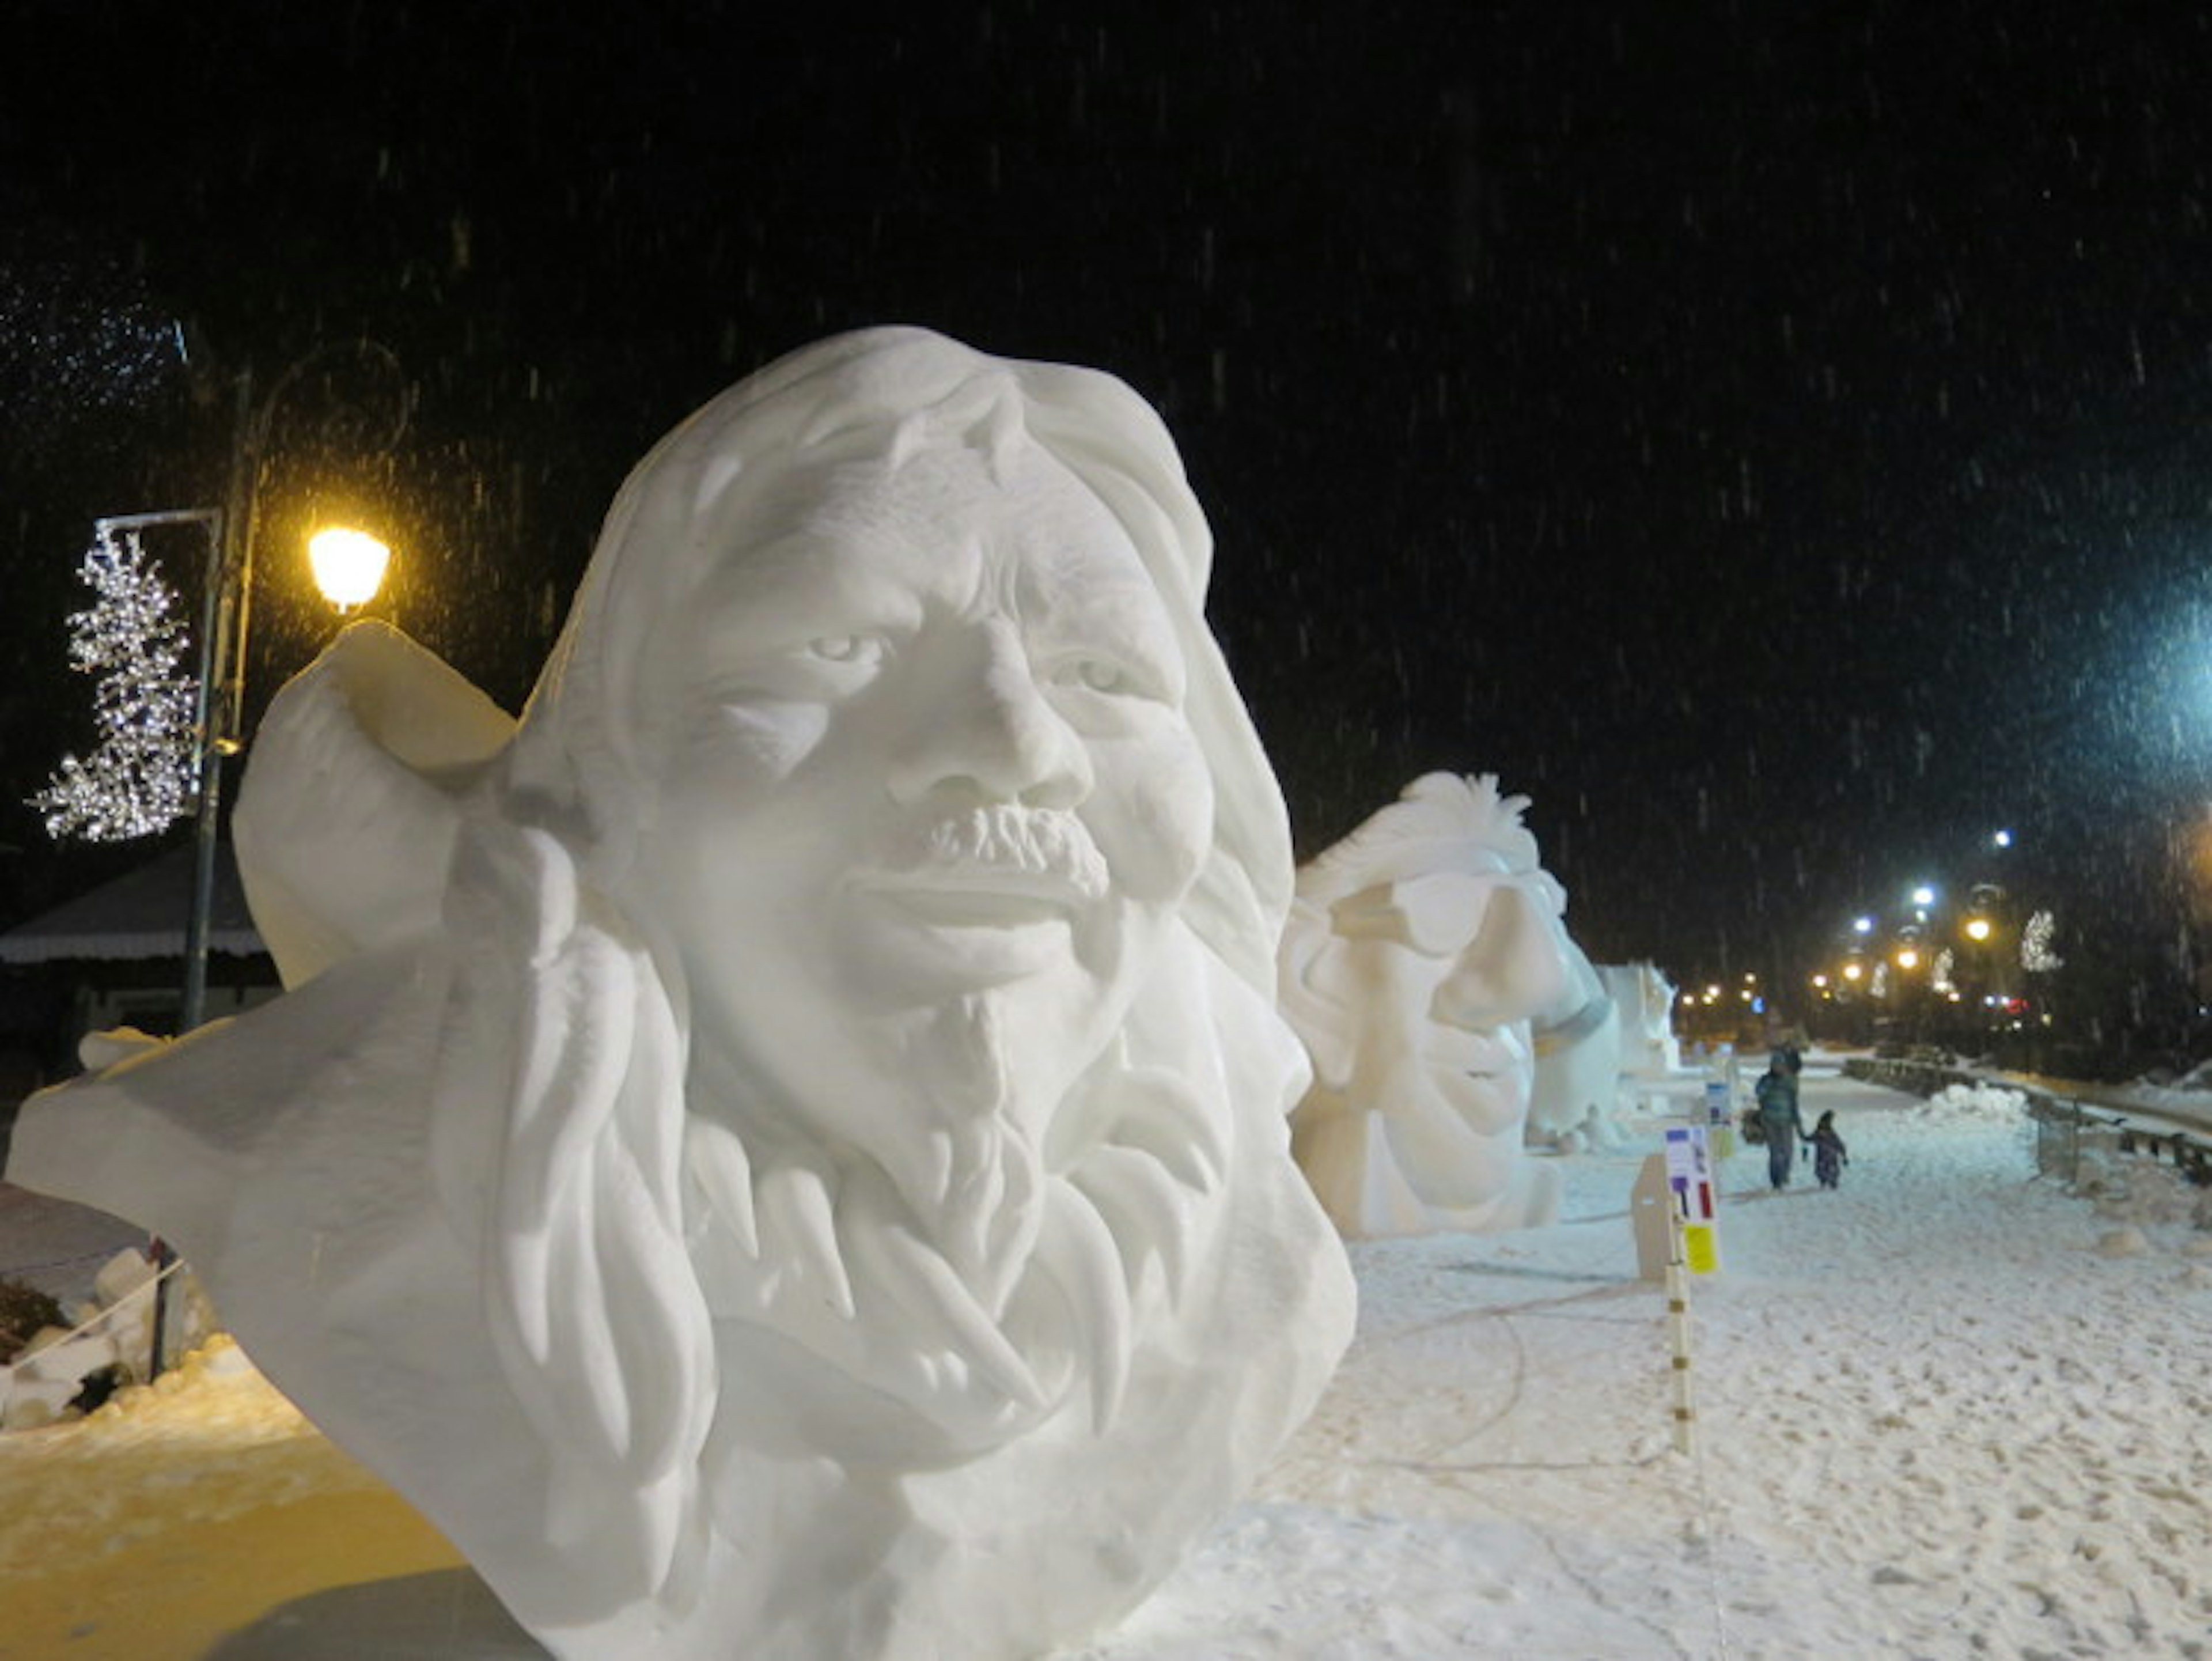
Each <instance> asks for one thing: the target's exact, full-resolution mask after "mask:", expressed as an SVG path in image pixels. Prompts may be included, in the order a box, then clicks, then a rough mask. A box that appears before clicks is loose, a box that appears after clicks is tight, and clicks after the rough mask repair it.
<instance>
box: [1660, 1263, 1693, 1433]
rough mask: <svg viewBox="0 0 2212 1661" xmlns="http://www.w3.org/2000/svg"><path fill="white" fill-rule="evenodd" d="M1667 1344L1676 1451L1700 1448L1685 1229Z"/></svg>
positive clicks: (1672, 1268) (1672, 1286)
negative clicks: (1692, 1354) (1683, 1252)
mask: <svg viewBox="0 0 2212 1661" xmlns="http://www.w3.org/2000/svg"><path fill="white" fill-rule="evenodd" d="M1667 1347H1668V1354H1669V1359H1670V1360H1671V1361H1672V1364H1673V1370H1674V1451H1675V1452H1677V1453H1681V1454H1689V1455H1694V1454H1695V1453H1696V1452H1697V1451H1698V1407H1697V1398H1696V1395H1695V1392H1694V1391H1693V1390H1692V1387H1691V1383H1690V1266H1689V1264H1688V1263H1686V1262H1684V1261H1683V1256H1682V1232H1681V1230H1680V1228H1679V1227H1678V1228H1676V1229H1675V1231H1674V1255H1673V1256H1672V1257H1671V1258H1670V1259H1669V1260H1668V1264H1667Z"/></svg>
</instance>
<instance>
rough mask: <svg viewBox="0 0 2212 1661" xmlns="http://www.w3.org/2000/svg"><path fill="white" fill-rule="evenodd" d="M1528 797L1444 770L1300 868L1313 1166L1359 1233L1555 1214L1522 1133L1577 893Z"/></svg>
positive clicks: (1347, 1228)
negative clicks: (1544, 855) (1557, 864)
mask: <svg viewBox="0 0 2212 1661" xmlns="http://www.w3.org/2000/svg"><path fill="white" fill-rule="evenodd" d="M1527 806H1528V799H1527V798H1526V797H1523V796H1510V797H1505V798H1503V799H1501V798H1500V797H1499V795H1498V782H1497V780H1496V779H1494V778H1492V777H1491V776H1487V775H1485V776H1480V777H1462V776H1459V775H1457V774H1453V773H1430V774H1426V775H1424V776H1422V777H1420V778H1418V779H1416V780H1414V781H1413V782H1412V783H1411V784H1409V785H1407V787H1406V788H1405V790H1404V792H1403V793H1402V794H1401V796H1400V798H1399V800H1396V801H1395V802H1392V803H1390V804H1389V806H1386V807H1383V808H1382V809H1380V810H1379V811H1378V812H1376V813H1375V814H1373V815H1372V816H1371V817H1370V818H1369V819H1368V820H1367V821H1366V822H1365V823H1364V824H1361V825H1360V826H1359V828H1358V830H1356V831H1353V832H1352V834H1351V835H1350V836H1348V837H1346V838H1345V839H1344V840H1343V841H1342V842H1340V843H1336V844H1335V845H1334V846H1333V847H1331V848H1329V849H1326V850H1324V851H1323V852H1322V854H1321V855H1319V856H1318V857H1317V858H1316V859H1315V860H1314V861H1313V862H1312V863H1311V864H1310V865H1308V866H1306V867H1304V868H1303V869H1302V870H1300V872H1299V873H1298V879H1297V903H1296V904H1294V905H1293V906H1292V908H1291V917H1290V921H1289V923H1288V925H1287V927H1286V928H1285V930H1284V934H1283V942H1282V952H1281V980H1280V986H1281V999H1282V1008H1283V1012H1284V1013H1285V1015H1286V1016H1287V1017H1288V1018H1289V1019H1290V1021H1291V1025H1293V1026H1294V1027H1296V1028H1297V1032H1298V1035H1299V1037H1301V1038H1302V1039H1304V1042H1305V1044H1306V1047H1307V1049H1308V1050H1310V1052H1311V1054H1312V1056H1313V1062H1314V1080H1313V1086H1312V1088H1311V1089H1310V1091H1309V1092H1307V1095H1306V1098H1305V1099H1304V1102H1302V1103H1301V1104H1300V1105H1299V1107H1298V1110H1297V1116H1296V1118H1295V1119H1294V1121H1293V1128H1294V1135H1295V1141H1296V1146H1297V1159H1298V1163H1299V1165H1300V1166H1301V1167H1302V1168H1303V1169H1304V1171H1305V1172H1306V1175H1307V1177H1309V1178H1310V1180H1311V1182H1312V1183H1313V1185H1314V1189H1315V1191H1316V1193H1317V1194H1319V1195H1320V1196H1321V1199H1322V1204H1323V1205H1325V1206H1326V1207H1327V1208H1328V1213H1329V1215H1330V1216H1331V1217H1333V1218H1334V1220H1336V1222H1337V1224H1338V1226H1340V1228H1342V1229H1343V1230H1344V1232H1346V1233H1347V1234H1353V1235H1376V1234H1409V1233H1419V1232H1425V1231H1427V1230H1431V1229H1465V1230H1472V1231H1476V1232H1486V1231H1493V1230H1502V1229H1511V1228H1520V1227H1525V1226H1530V1225H1534V1224H1540V1223H1545V1222H1548V1221H1550V1220H1552V1218H1553V1215H1554V1214H1556V1211H1557V1208H1558V1198H1557V1180H1556V1177H1555V1176H1554V1174H1553V1172H1552V1171H1549V1170H1548V1169H1546V1168H1544V1167H1541V1166H1538V1165H1532V1164H1531V1163H1530V1162H1529V1161H1528V1159H1527V1158H1526V1157H1525V1156H1524V1155H1523V1153H1522V1140H1523V1136H1524V1133H1525V1129H1526V1127H1527V1123H1528V1105H1529V1097H1530V1090H1531V1086H1532V1083H1533V1080H1534V1069H1535V1061H1534V1049H1533V1044H1532V1026H1531V1018H1532V1017H1534V1015H1535V1014H1536V1013H1538V1012H1539V1011H1541V1010H1543V1009H1545V1008H1546V1007H1547V1006H1549V1005H1551V1004H1552V1003H1553V1002H1554V1001H1556V1000H1557V999H1558V998H1559V995H1560V993H1561V991H1562V989H1563V988H1564V987H1565V975H1566V966H1567V960H1566V936H1565V930H1564V929H1563V928H1562V927H1561V926H1560V923H1559V916H1560V914H1561V912H1562V911H1563V910H1565V900H1566V897H1565V893H1564V892H1563V891H1562V890H1561V889H1560V887H1559V885H1558V884H1557V883H1556V882H1554V881H1553V879H1552V878H1551V877H1550V876H1549V874H1548V873H1546V872H1545V871H1544V870H1543V868H1542V867H1541V865H1540V864H1539V863H1538V861H1537V855H1536V840H1535V838H1534V837H1533V836H1532V835H1530V834H1529V832H1528V829H1527V828H1526V826H1524V825H1523V824H1522V821H1521V815H1522V811H1523V810H1524V809H1525V808H1526V807H1527Z"/></svg>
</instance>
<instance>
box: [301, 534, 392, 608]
mask: <svg viewBox="0 0 2212 1661" xmlns="http://www.w3.org/2000/svg"><path fill="white" fill-rule="evenodd" d="M307 563H309V564H310V565H312V566H313V568H314V572H315V586H316V587H318V588H319V589H321V590H322V591H323V598H324V599H327V600H328V601H330V603H331V605H335V606H337V609H338V611H340V612H341V613H343V612H347V611H352V610H353V609H354V608H355V607H356V606H359V605H368V602H369V601H371V600H372V599H375V598H376V591H377V590H378V589H379V588H380V587H383V586H384V568H385V567H386V566H387V565H389V564H390V563H392V550H391V549H389V548H387V547H386V546H385V545H383V544H382V543H381V542H379V541H378V540H377V539H376V538H374V537H373V536H371V535H369V534H368V532H366V531H354V530H348V529H346V528H344V527H343V526H331V527H330V528H329V529H327V530H321V531H318V532H315V533H314V535H313V536H312V537H309V538H307Z"/></svg>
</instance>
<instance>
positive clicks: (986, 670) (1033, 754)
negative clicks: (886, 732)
mask: <svg viewBox="0 0 2212 1661" xmlns="http://www.w3.org/2000/svg"><path fill="white" fill-rule="evenodd" d="M932 690H933V691H934V692H935V694H936V695H935V696H933V697H928V698H927V699H926V700H924V701H923V702H922V703H921V705H920V706H919V707H916V708H915V709H911V710H909V711H908V714H907V718H908V721H909V723H910V726H909V733H910V737H909V740H908V744H907V745H906V746H905V748H904V750H903V751H902V753H901V755H900V756H899V757H898V758H897V759H896V761H895V763H894V764H893V766H892V770H891V792H892V794H894V795H896V797H898V798H899V800H902V801H919V800H924V799H926V798H927V797H929V796H932V795H936V796H951V797H953V798H955V799H957V800H963V801H967V800H972V801H983V802H1019V803H1021V804H1023V805H1024V806H1030V807H1063V808H1064V807H1073V806H1075V805H1076V804H1077V803H1079V802H1080V801H1082V800H1084V799H1085V797H1086V796H1088V795H1089V794H1091V754H1090V751H1089V750H1088V749H1087V748H1086V747H1085V745H1084V742H1083V739H1082V737H1081V735H1080V734H1079V733H1077V732H1076V731H1075V729H1074V728H1073V727H1070V726H1069V725H1068V724H1067V722H1066V721H1065V720H1064V719H1062V717H1061V716H1060V712H1059V711H1058V710H1056V709H1054V708H1053V706H1052V703H1051V702H1050V701H1049V700H1048V698H1047V697H1045V695H1044V692H1043V691H1042V689H1041V688H1040V687H1039V686H1038V685H1037V683H1036V677H1035V675H1034V674H1032V673H1031V672H1030V662H1029V654H1028V653H1027V652H1026V651H1024V649H1023V645H1022V640H1021V636H1020V633H1019V631H1018V630H1017V629H1016V627H1015V626H1014V625H1013V624H1012V623H1011V622H1008V621H1005V620H996V619H994V620H993V621H990V622H987V623H986V624H983V625H982V626H981V627H980V628H978V629H976V630H973V631H972V632H970V633H969V634H968V635H967V636H966V638H965V639H964V641H963V642H962V644H961V646H960V648H958V649H957V650H951V649H948V651H947V653H946V656H945V661H944V664H943V673H942V675H941V677H940V678H939V681H938V684H937V685H936V686H935V687H934V688H933V689H932Z"/></svg>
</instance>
